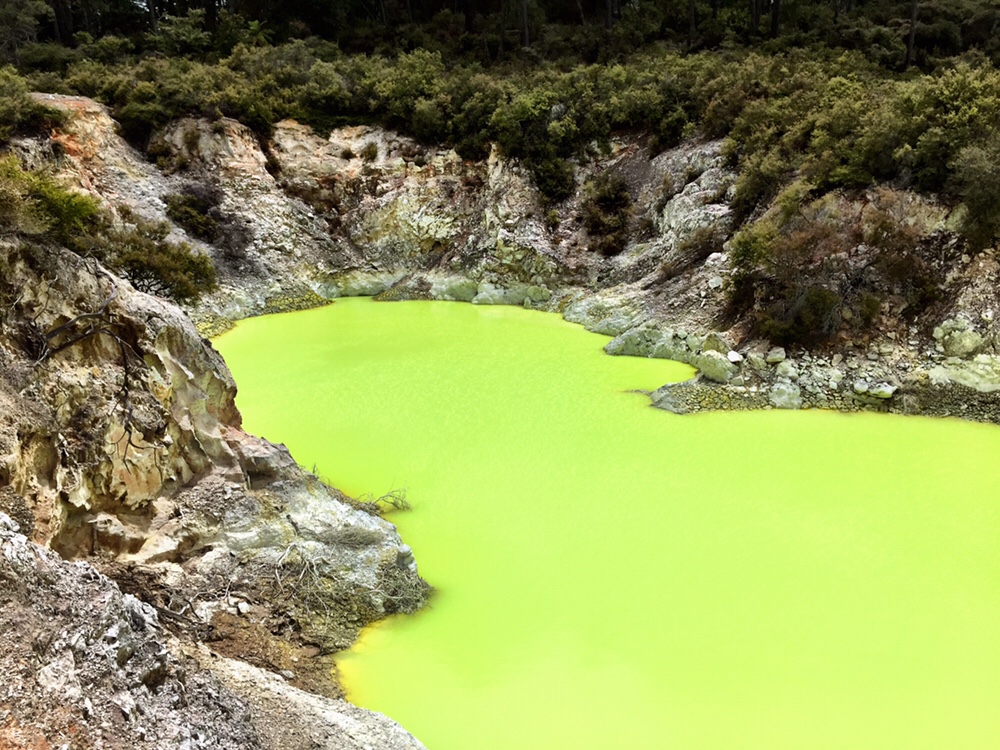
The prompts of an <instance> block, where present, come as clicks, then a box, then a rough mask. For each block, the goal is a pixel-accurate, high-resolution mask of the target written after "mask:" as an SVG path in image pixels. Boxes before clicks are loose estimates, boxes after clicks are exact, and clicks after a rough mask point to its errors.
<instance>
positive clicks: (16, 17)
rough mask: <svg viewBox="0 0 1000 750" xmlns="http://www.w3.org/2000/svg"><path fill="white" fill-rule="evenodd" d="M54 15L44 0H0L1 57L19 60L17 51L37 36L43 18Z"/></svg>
mask: <svg viewBox="0 0 1000 750" xmlns="http://www.w3.org/2000/svg"><path fill="white" fill-rule="evenodd" d="M52 15H53V13H52V9H51V8H50V7H49V6H48V5H46V4H45V3H44V2H42V0H0V59H3V60H7V61H8V62H15V63H16V62H17V52H18V50H19V49H21V47H23V46H24V45H25V44H29V43H31V42H33V41H35V39H36V38H37V35H38V24H39V21H40V20H41V19H48V18H50V17H51V16H52Z"/></svg>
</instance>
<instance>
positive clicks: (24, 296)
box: [0, 240, 426, 747]
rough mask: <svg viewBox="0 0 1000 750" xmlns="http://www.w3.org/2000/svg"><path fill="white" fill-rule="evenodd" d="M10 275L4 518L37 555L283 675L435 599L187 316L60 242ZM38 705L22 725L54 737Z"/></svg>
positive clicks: (386, 529) (23, 249) (5, 287)
mask: <svg viewBox="0 0 1000 750" xmlns="http://www.w3.org/2000/svg"><path fill="white" fill-rule="evenodd" d="M0 267H2V268H3V274H2V277H0V299H2V301H3V310H4V314H3V317H2V319H0V402H2V403H3V405H4V408H3V409H2V412H0V483H2V484H3V485H4V489H3V491H2V493H0V511H3V512H6V513H8V514H10V515H12V516H14V517H15V518H16V519H18V522H19V523H20V524H21V526H22V527H23V531H24V532H25V533H26V534H27V535H29V536H30V537H31V539H32V540H33V541H34V542H35V543H37V544H38V545H40V546H41V547H48V548H50V549H51V550H53V551H55V552H58V553H59V554H60V555H61V556H62V557H63V558H65V559H87V560H89V561H90V562H91V563H93V564H94V565H96V566H97V567H98V568H99V569H100V570H102V571H103V572H105V573H107V574H109V575H111V576H112V577H113V578H114V579H115V580H117V581H118V582H119V584H120V585H121V586H122V587H123V588H124V589H125V590H127V591H129V592H131V593H133V594H135V595H137V596H139V597H141V598H142V599H143V600H144V601H145V602H146V603H147V605H151V607H152V609H150V608H149V607H148V606H147V608H146V609H144V610H143V612H146V613H147V615H148V614H149V613H152V612H158V613H159V616H160V617H161V618H165V619H166V621H167V622H168V623H169V624H171V625H172V626H173V627H174V628H175V629H176V630H177V632H182V633H186V634H187V636H188V637H189V638H191V639H194V640H204V639H208V640H213V641H218V642H219V643H218V646H219V648H220V649H221V650H222V651H223V652H226V651H227V650H228V651H230V652H232V651H234V649H235V651H237V652H239V651H241V650H245V651H248V652H253V653H255V654H257V655H258V656H259V657H260V658H259V659H258V661H261V662H263V663H264V665H265V666H271V667H272V668H278V667H281V666H287V662H288V661H289V660H291V659H293V658H294V657H295V654H296V653H302V654H303V656H306V655H308V654H309V653H312V654H316V653H320V652H324V653H327V652H330V651H333V650H336V649H339V648H343V647H345V646H347V645H349V644H350V643H351V642H352V641H353V639H354V637H355V636H356V633H357V631H358V630H359V628H360V627H362V626H363V625H365V624H366V623H368V622H371V621H373V620H376V619H379V618H381V617H383V616H385V615H386V614H389V613H392V612H398V611H411V610H413V609H415V608H417V607H419V606H420V605H421V603H422V602H423V600H424V597H425V596H426V586H425V584H424V583H423V582H422V581H421V580H420V579H419V577H418V576H417V573H416V565H415V562H414V560H413V557H412V554H411V553H410V550H409V548H408V547H406V546H405V545H404V544H403V543H402V542H401V540H400V539H399V536H398V535H397V534H396V531H395V529H394V528H393V527H392V526H391V525H390V524H389V523H387V522H386V521H384V520H382V519H381V518H378V517H375V516H372V515H370V514H369V513H366V512H364V511H362V510H359V509H358V508H357V507H355V506H352V505H351V504H349V503H348V502H347V498H345V497H344V496H342V495H341V494H339V493H338V492H336V491H335V490H332V489H330V488H329V487H326V486H325V485H323V484H322V483H320V482H319V481H317V480H316V479H315V478H314V477H312V476H310V475H308V474H306V473H305V472H303V471H302V470H301V469H299V468H298V467H297V466H296V465H295V463H294V461H293V460H292V459H291V457H290V456H289V455H288V453H287V451H285V450H284V449H283V448H282V447H280V446H274V445H271V444H269V443H267V442H265V441H263V440H260V439H258V438H255V437H252V436H250V435H247V434H246V433H244V432H242V430H241V429H240V417H239V413H238V411H237V410H236V408H235V405H234V402H233V398H234V395H235V385H234V383H233V381H232V378H231V376H230V375H229V373H228V371H227V369H226V367H225V365H224V363H223V362H222V360H221V358H220V357H219V356H218V354H217V353H216V352H215V351H214V350H213V349H212V347H211V345H210V344H209V343H208V342H207V341H206V340H204V339H202V338H201V337H200V335H199V334H198V333H197V331H196V330H195V328H194V325H193V324H192V323H191V322H190V320H189V319H188V317H187V316H186V315H185V314H184V313H183V312H182V311H181V310H179V309H178V308H176V307H175V306H173V305H171V304H169V303H167V302H164V301H163V300H159V299H156V298H153V297H150V296H148V295H145V294H141V293H139V292H136V291H134V290H133V289H132V288H131V287H130V286H129V285H128V284H127V283H126V282H124V281H122V280H121V279H118V278H115V277H114V276H113V275H112V274H110V273H108V272H107V271H105V270H104V269H102V268H101V267H99V266H98V265H97V264H96V263H93V262H91V261H86V260H83V259H81V258H80V257H79V256H77V255H75V254H73V253H71V252H69V251H66V250H63V249H61V248H58V247H54V246H45V245H32V244H27V243H24V242H19V241H13V240H12V241H8V242H6V243H4V244H2V245H0ZM19 544H21V543H20V542H19ZM24 544H27V542H26V541H25V542H24ZM23 546H24V545H23V544H22V547H23ZM28 549H29V553H24V554H22V553H18V554H19V555H21V557H22V558H23V557H24V556H25V554H28V555H29V556H30V554H33V553H30V548H28ZM34 549H38V548H34ZM39 554H40V553H39ZM40 559H44V560H51V559H52V558H51V557H47V558H45V557H43V558H40ZM12 575H13V574H12ZM95 575H96V573H95ZM102 585H103V586H105V588H107V587H108V586H110V584H102ZM29 588H30V587H29ZM27 595H28V594H26V596H27ZM51 596H53V597H55V596H56V594H55V593H53V594H51ZM95 596H96V594H95ZM118 596H119V597H120V594H119V595H118ZM102 601H103V600H102ZM115 601H118V600H115ZM12 606H13V605H12ZM144 616H146V615H144ZM150 616H152V615H150ZM67 617H70V618H72V617H76V614H74V613H67ZM25 622H27V621H25ZM10 627H12V628H13V627H15V626H14V625H13V624H12V625H11V626H10ZM17 627H20V626H19V625H18V626H17ZM26 627H27V625H26ZM22 635H23V634H22ZM227 640H228V641H232V643H227ZM272 642H273V643H272ZM234 644H235V645H234ZM268 649H270V650H272V651H275V652H276V654H277V655H276V656H272V657H269V656H268V655H267V651H268ZM59 658H63V657H62V656H59ZM92 658H97V657H96V656H93V655H92V654H90V652H87V653H86V654H82V655H79V658H78V659H77V661H73V660H72V659H71V660H70V661H69V662H67V664H66V665H65V666H66V667H67V668H69V667H70V666H73V665H76V666H75V667H74V669H78V670H80V669H84V670H85V669H86V668H87V667H85V666H80V665H79V662H80V660H82V661H83V662H85V663H89V661H88V660H91V659H92ZM70 662H72V664H71V663H70ZM329 667H330V665H329V664H326V665H325V667H323V668H324V669H329ZM60 669H62V667H60ZM320 671H322V669H321V670H320ZM288 673H289V674H292V672H291V671H289V672H288ZM39 679H41V678H39ZM292 681H293V682H295V681H296V678H295V676H294V675H293V676H292ZM324 682H325V684H323V683H324ZM313 683H314V684H310V685H309V686H310V687H313V688H314V689H320V690H325V691H326V692H327V693H329V694H332V693H334V692H335V691H336V687H335V686H334V685H333V684H332V680H331V679H326V680H325V681H324V680H322V679H320V680H318V681H316V680H314V681H313ZM38 684H39V685H41V686H42V687H45V685H44V680H41V681H40V682H39V683H38ZM74 684H75V683H74ZM239 684H243V683H239ZM237 692H238V690H237ZM307 702H308V701H307ZM77 703H78V704H79V705H77V704H73V705H74V706H76V708H79V710H80V711H83V714H82V716H83V718H86V712H87V711H89V710H90V709H88V708H87V706H86V704H85V703H80V702H77ZM22 709H24V710H27V707H26V706H23V705H22V704H21V703H20V702H15V703H14V704H13V705H12V706H11V708H10V715H11V716H12V717H14V718H13V719H12V720H11V723H10V724H9V726H11V727H14V726H20V725H22V724H24V723H25V722H29V723H31V722H35V724H33V726H35V725H37V727H41V728H40V729H39V731H41V732H43V733H45V732H48V731H49V730H48V729H47V728H46V726H45V725H42V724H38V723H37V721H36V719H35V718H32V717H34V714H31V715H30V716H29V715H28V714H24V713H23V712H22ZM67 710H69V711H70V713H72V711H73V710H76V709H72V710H71V709H67ZM164 710H165V709H164ZM71 718H72V717H71ZM254 719H255V720H256V716H254ZM69 720H70V719H67V721H69ZM74 720H82V719H81V718H80V717H79V716H78V717H77V718H76V719H74ZM178 720H180V719H178ZM164 721H166V718H165V719H164ZM372 721H374V722H375V723H376V724H377V723H378V722H380V721H382V720H381V719H372ZM3 731H4V730H3V728H2V725H0V738H3V737H4V736H5V735H3ZM10 731H11V732H13V731H14V730H13V729H11V730H10ZM18 731H20V730H18ZM11 736H13V735H11ZM307 740H308V738H305V739H303V740H302V742H303V743H306V744H303V745H300V746H303V747H311V746H312V745H309V744H308V742H311V740H308V742H307ZM240 742H242V740H240ZM240 742H237V743H236V744H233V745H232V746H234V747H235V746H253V745H249V744H248V745H242V744H240ZM77 746H80V747H84V746H86V747H91V746H96V745H92V744H86V743H83V744H80V745H77ZM108 746H117V745H113V744H112V745H108ZM149 746H150V747H154V746H164V745H162V744H161V745H156V744H155V742H153V744H150V745H149ZM210 746H218V747H222V746H230V745H225V744H224V743H223V744H214V745H210ZM265 746H266V745H265ZM323 746H328V747H341V746H343V747H353V745H350V744H343V745H341V744H336V743H335V742H333V740H330V742H329V743H328V744H326V745H323ZM414 746H415V745H414Z"/></svg>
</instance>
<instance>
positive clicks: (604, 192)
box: [583, 174, 632, 256]
mask: <svg viewBox="0 0 1000 750" xmlns="http://www.w3.org/2000/svg"><path fill="white" fill-rule="evenodd" d="M631 215H632V196H631V195H630V194H629V191H628V185H627V184H626V183H625V180H623V179H622V178H621V177H619V176H617V175H610V174H603V175H601V176H600V177H598V178H597V179H595V180H594V181H592V182H590V183H588V184H587V188H586V197H585V198H584V202H583V225H584V228H585V229H586V230H587V232H588V233H589V234H590V235H591V249H592V250H594V251H595V252H599V253H600V254H601V255H605V256H609V255H618V254H619V253H621V252H622V250H624V249H625V244H626V243H627V242H628V224H629V219H630V218H631Z"/></svg>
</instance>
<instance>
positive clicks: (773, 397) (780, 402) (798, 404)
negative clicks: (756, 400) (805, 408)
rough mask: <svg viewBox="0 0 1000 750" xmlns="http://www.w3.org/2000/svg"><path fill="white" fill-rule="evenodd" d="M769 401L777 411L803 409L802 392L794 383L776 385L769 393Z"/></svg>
mask: <svg viewBox="0 0 1000 750" xmlns="http://www.w3.org/2000/svg"><path fill="white" fill-rule="evenodd" d="M767 399H768V401H769V402H770V403H771V405H772V406H773V407H775V408H776V409H800V408H802V391H801V390H800V389H799V387H798V386H797V385H795V384H794V383H787V382H779V383H775V384H774V385H772V386H771V388H770V390H769V391H768V394H767Z"/></svg>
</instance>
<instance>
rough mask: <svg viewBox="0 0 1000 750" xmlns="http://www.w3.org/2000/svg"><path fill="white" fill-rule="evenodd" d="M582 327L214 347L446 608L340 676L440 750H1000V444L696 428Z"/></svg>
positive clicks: (498, 317)
mask: <svg viewBox="0 0 1000 750" xmlns="http://www.w3.org/2000/svg"><path fill="white" fill-rule="evenodd" d="M606 341H607V339H606V338H604V337H601V336H597V335H594V334H590V333H588V332H586V331H584V330H582V329H580V328H579V327H577V326H573V325H570V324H568V323H566V322H564V321H562V320H561V319H560V318H558V317H557V316H554V315H546V314H542V313H532V312H530V311H525V310H520V309H517V308H509V307H503V308H500V307H475V306H472V305H466V304H458V303H424V302H406V303H391V304H389V303H381V304H380V303H372V302H370V301H368V300H343V301H339V302H337V303H336V304H334V305H332V306H330V307H327V308H322V309H319V310H312V311H308V312H302V313H293V314H288V315H280V316H272V317H266V318H258V319H254V320H249V321H244V322H243V323H241V324H240V325H239V326H238V327H237V329H236V330H234V331H232V332H230V333H227V334H226V335H225V336H223V337H221V338H220V339H218V340H217V341H216V345H217V347H218V348H219V349H220V351H222V353H223V354H224V355H225V357H226V360H227V361H228V362H229V364H230V366H231V368H232V369H233V372H234V374H235V376H236V380H237V382H238V383H239V386H240V395H239V398H238V404H239V406H240V408H241V409H242V411H243V413H244V417H245V421H246V427H247V429H249V430H250V431H252V432H256V433H259V434H262V435H264V436H266V437H268V438H269V439H271V440H273V441H277V442H284V443H286V444H288V445H289V447H290V448H291V450H292V453H293V455H294V456H295V457H296V459H297V460H298V461H299V462H300V463H302V464H303V465H305V466H309V467H311V466H313V465H315V466H316V467H317V471H318V472H319V473H320V474H321V475H322V476H324V477H325V478H327V479H328V480H329V481H330V482H331V483H332V484H334V485H335V486H337V487H340V488H341V489H343V490H345V491H347V492H349V493H352V494H361V493H366V492H372V493H374V494H376V495H378V494H381V493H383V492H386V491H388V490H391V489H405V490H406V493H407V498H408V500H409V501H410V502H411V503H412V505H413V510H412V511H410V512H407V513H401V514H396V515H394V516H393V518H392V520H393V521H394V522H395V523H397V524H398V526H399V528H400V531H401V533H402V535H403V537H404V539H405V540H406V541H407V542H408V543H409V544H410V545H411V546H412V547H413V548H414V551H415V553H416V556H417V560H418V562H419V564H420V570H421V574H422V575H423V576H424V577H425V578H427V579H428V580H429V581H430V582H431V583H432V584H433V585H434V586H436V587H437V589H438V593H437V595H436V596H435V598H434V599H433V602H432V605H431V606H430V608H428V609H427V610H425V611H423V612H422V613H420V614H418V615H416V616H411V617H399V618H392V619H390V620H389V621H387V622H385V623H383V624H380V625H377V626H375V627H373V628H370V629H368V630H367V631H366V632H365V634H364V636H363V638H362V640H361V642H360V643H359V645H358V646H357V647H356V648H355V649H354V650H353V651H352V652H351V653H349V654H348V655H346V656H345V657H343V658H342V659H341V660H340V668H341V670H342V673H343V676H344V678H345V681H346V685H347V688H348V690H349V693H350V697H351V698H352V699H353V700H354V701H356V702H358V703H360V704H361V705H364V706H367V707H370V708H373V709H376V710H379V711H382V712H384V713H386V714H388V715H390V716H392V717H393V718H395V719H397V720H398V721H400V722H401V723H402V724H403V725H404V726H406V727H407V728H408V729H409V730H410V731H412V732H413V733H414V734H416V735H417V736H418V737H420V739H421V740H423V741H424V742H425V743H426V744H427V745H428V747H429V748H430V750H514V749H515V748H516V749H518V750H534V749H538V750H543V749H544V750H562V749H563V748H567V749H568V748H573V749H574V750H598V749H599V748H600V749H601V750H606V749H607V748H632V749H636V750H640V749H647V748H648V749H649V750H661V749H662V748H679V749H681V748H684V749H686V748H690V749H691V750H737V749H742V748H746V749H748V750H749V749H751V748H752V749H754V750H757V749H759V750H786V749H787V750H803V749H810V750H819V749H822V748H831V749H834V748H836V749H837V750H847V749H851V750H868V749H871V750H891V749H894V748H900V749H903V748H906V749H907V750H912V749H913V748H928V750H929V749H931V748H934V749H935V750H937V749H940V748H952V749H955V750H969V749H972V748H983V749H984V750H985V749H986V748H989V749H990V750H995V748H997V747H1000V710H998V708H997V706H998V704H1000V544H998V539H1000V514H998V507H1000V488H998V485H997V483H996V480H995V477H994V475H995V470H994V468H993V467H994V466H995V465H996V464H995V462H996V457H997V456H1000V430H998V429H996V428H993V427H989V426H982V425H974V424H965V423H960V422H957V421H945V420H937V421H935V420H930V419H917V418H902V417H886V416H882V415H851V416H846V415H841V414H831V413H820V412H796V413H788V412H760V413H734V414H706V415H697V416H688V417H677V416H674V415H671V414H667V413H664V412H660V411H657V410H655V409H653V408H651V407H650V406H649V405H648V399H646V398H645V397H644V396H642V395H639V394H636V393H633V392H630V391H632V390H634V389H652V388H655V387H657V386H658V385H660V384H662V383H663V382H666V381H668V380H677V379H683V378H685V377H687V375H688V373H689V370H688V368H686V367H685V366H682V365H677V364H675V363H670V362H664V361H655V360H643V359H634V358H622V357H608V356H606V355H604V354H603V353H602V352H601V346H602V345H603V344H604V343H605V342H606Z"/></svg>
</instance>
